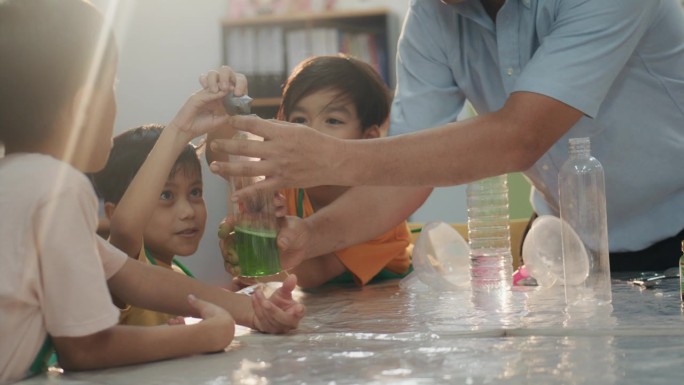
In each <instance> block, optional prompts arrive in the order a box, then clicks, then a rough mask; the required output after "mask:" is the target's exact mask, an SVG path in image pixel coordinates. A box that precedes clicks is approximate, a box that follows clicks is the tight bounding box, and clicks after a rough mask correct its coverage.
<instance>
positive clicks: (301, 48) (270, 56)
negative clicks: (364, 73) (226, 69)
mask: <svg viewBox="0 0 684 385" xmlns="http://www.w3.org/2000/svg"><path fill="white" fill-rule="evenodd" d="M390 17H391V12H390V11H389V10H387V9H385V8H376V9H364V10H343V11H342V10H340V11H334V10H333V11H326V12H300V13H295V14H284V15H264V16H259V17H254V18H243V19H223V20H222V21H221V28H222V52H223V55H222V57H223V63H224V64H226V65H230V66H231V67H233V69H235V70H236V71H238V72H241V73H244V74H245V75H247V78H248V80H249V84H250V86H249V88H250V94H251V96H252V97H253V98H254V101H253V102H252V112H253V113H255V114H257V115H259V116H261V117H263V118H273V117H274V116H275V113H276V112H277V109H278V106H279V104H280V94H281V88H282V85H283V83H284V82H285V80H286V79H287V76H288V75H289V72H290V70H291V69H292V67H293V66H294V64H296V63H298V62H299V61H301V60H303V59H305V58H307V57H309V56H312V55H318V54H334V53H337V52H345V53H347V54H349V55H352V56H355V57H358V58H360V59H362V60H366V61H368V62H369V63H371V64H373V65H374V66H375V67H376V69H377V70H378V72H380V74H381V75H382V76H383V78H384V79H385V81H386V82H387V84H388V85H389V86H390V87H391V86H393V80H392V79H391V75H390V67H389V66H390V58H389V54H388V52H389V50H388V49H389V46H388V36H390V33H389V32H390V31H389V24H390V20H389V19H390Z"/></svg>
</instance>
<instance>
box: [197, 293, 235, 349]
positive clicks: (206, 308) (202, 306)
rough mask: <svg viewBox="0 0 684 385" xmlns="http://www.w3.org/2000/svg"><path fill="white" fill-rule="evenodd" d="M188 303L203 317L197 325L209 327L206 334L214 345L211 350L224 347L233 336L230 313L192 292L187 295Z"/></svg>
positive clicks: (233, 330)
mask: <svg viewBox="0 0 684 385" xmlns="http://www.w3.org/2000/svg"><path fill="white" fill-rule="evenodd" d="M188 303H189V304H190V306H192V307H194V308H195V309H197V311H198V312H199V314H200V317H201V318H202V319H203V321H202V322H200V323H199V325H201V326H202V327H204V328H209V331H208V333H209V334H208V336H209V337H211V338H210V341H211V343H212V344H213V346H214V349H212V351H220V350H223V349H225V348H226V346H228V345H229V344H230V342H231V341H232V340H233V337H234V336H235V320H233V317H232V316H231V315H230V313H228V311H226V310H225V309H223V308H222V307H219V306H217V305H214V304H213V303H211V302H207V301H203V300H201V299H199V298H197V297H195V296H194V295H192V294H191V295H189V296H188Z"/></svg>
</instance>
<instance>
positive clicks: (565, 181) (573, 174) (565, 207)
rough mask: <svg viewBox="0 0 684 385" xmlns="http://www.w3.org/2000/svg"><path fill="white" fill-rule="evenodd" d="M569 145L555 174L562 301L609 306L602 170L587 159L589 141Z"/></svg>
mask: <svg viewBox="0 0 684 385" xmlns="http://www.w3.org/2000/svg"><path fill="white" fill-rule="evenodd" d="M569 144H570V146H569V155H570V156H569V158H568V160H567V161H566V162H565V163H564V164H563V166H562V167H561V169H560V172H559V173H558V189H559V194H560V215H561V219H562V220H563V221H562V222H561V237H562V244H563V271H564V280H565V300H566V303H567V304H568V305H570V306H572V305H582V304H586V303H588V302H593V303H594V304H597V305H603V304H609V303H610V302H611V300H612V294H611V285H610V259H609V254H608V224H607V216H606V193H605V177H604V173H603V166H601V163H600V162H599V161H598V160H597V159H596V158H594V157H593V156H591V153H590V141H589V138H572V139H570V141H569ZM573 230H574V233H575V234H576V235H575V234H573ZM576 238H579V240H580V242H577V241H576ZM585 252H586V258H588V261H587V264H586V265H584V266H580V265H582V264H581V263H578V258H580V257H581V258H585V257H583V255H584V253H585ZM587 265H588V267H589V268H588V269H587V268H586V266H587Z"/></svg>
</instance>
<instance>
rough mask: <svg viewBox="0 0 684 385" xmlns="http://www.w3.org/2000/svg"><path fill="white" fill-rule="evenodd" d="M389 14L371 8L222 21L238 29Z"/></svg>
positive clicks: (385, 10)
mask: <svg viewBox="0 0 684 385" xmlns="http://www.w3.org/2000/svg"><path fill="white" fill-rule="evenodd" d="M388 13H389V10H387V9H386V8H373V9H365V10H348V11H346V10H345V11H326V12H299V13H287V14H281V15H263V16H257V17H251V18H244V19H223V20H222V24H223V26H225V27H240V26H251V25H264V24H286V23H301V22H307V21H322V20H335V19H353V18H357V17H374V16H385V15H387V14H388Z"/></svg>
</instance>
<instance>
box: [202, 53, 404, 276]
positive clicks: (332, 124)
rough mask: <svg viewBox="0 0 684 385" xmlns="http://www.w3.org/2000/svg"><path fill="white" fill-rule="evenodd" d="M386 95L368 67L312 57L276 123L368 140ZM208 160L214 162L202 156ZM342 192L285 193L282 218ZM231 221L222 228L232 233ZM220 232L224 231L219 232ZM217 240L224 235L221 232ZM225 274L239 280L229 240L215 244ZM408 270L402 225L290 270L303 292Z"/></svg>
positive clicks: (305, 212)
mask: <svg viewBox="0 0 684 385" xmlns="http://www.w3.org/2000/svg"><path fill="white" fill-rule="evenodd" d="M390 104H391V96H390V92H389V90H388V88H387V86H385V84H384V82H383V81H382V79H381V78H380V76H379V75H378V73H377V72H376V71H375V70H374V69H373V67H372V66H370V65H369V64H368V63H365V62H363V61H360V60H357V59H354V58H351V57H345V56H318V57H313V58H310V59H307V60H305V61H303V62H302V63H300V64H299V65H298V66H297V68H295V70H294V71H293V72H292V74H291V75H290V77H289V79H288V81H287V83H286V84H285V88H284V91H283V99H282V102H281V104H280V109H279V111H278V119H280V120H285V121H288V122H292V123H299V124H304V125H307V126H310V127H312V128H314V129H316V130H318V131H320V132H323V133H325V134H328V135H332V136H335V137H337V138H340V139H371V138H377V137H380V136H382V135H383V134H384V129H385V127H384V124H385V123H386V120H387V116H388V115H389V109H390ZM208 156H209V157H210V158H209V160H212V158H211V156H215V154H212V153H211V152H208ZM347 189H348V187H344V186H316V187H311V188H306V189H287V190H284V191H283V194H284V195H285V198H286V206H287V213H288V215H297V216H299V217H301V218H304V217H307V216H309V215H311V214H313V213H314V212H315V211H317V210H320V209H322V208H323V207H325V206H326V205H328V204H330V203H331V202H332V201H334V200H335V199H337V198H338V197H340V196H341V195H342V194H344V192H345V191H346V190H347ZM232 220H233V219H232V218H230V217H229V218H227V220H226V222H224V223H223V224H222V226H224V227H227V228H230V227H232ZM224 230H225V229H224ZM221 233H222V234H226V233H228V231H222V232H221ZM220 242H221V250H222V253H223V256H224V261H225V266H226V270H228V272H230V273H231V274H232V275H233V276H234V277H235V276H238V275H239V267H238V257H237V255H236V254H235V252H234V250H233V247H232V242H233V240H232V237H230V236H227V237H224V238H223V239H222V240H221V241H220ZM410 270H411V257H410V234H409V231H408V228H407V225H406V222H405V221H403V222H401V223H400V224H398V225H397V226H396V227H394V228H393V229H391V230H389V231H387V232H386V233H384V234H382V235H380V236H378V237H375V238H373V239H371V240H370V241H367V242H364V243H361V244H358V245H355V246H352V247H349V248H346V249H343V250H338V251H336V252H334V253H330V254H326V255H321V256H318V257H315V258H311V259H309V260H307V261H304V262H303V263H301V264H300V265H298V266H296V267H294V268H292V269H291V270H290V272H292V273H295V274H296V275H297V278H298V282H299V285H300V286H301V287H304V288H312V287H317V286H320V285H322V284H324V283H331V282H335V283H341V282H352V281H353V282H356V283H357V284H359V285H365V284H367V283H368V282H370V281H371V280H373V279H388V278H401V277H403V276H405V275H406V274H408V273H409V272H410Z"/></svg>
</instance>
